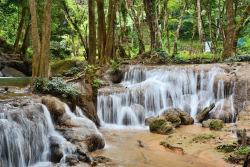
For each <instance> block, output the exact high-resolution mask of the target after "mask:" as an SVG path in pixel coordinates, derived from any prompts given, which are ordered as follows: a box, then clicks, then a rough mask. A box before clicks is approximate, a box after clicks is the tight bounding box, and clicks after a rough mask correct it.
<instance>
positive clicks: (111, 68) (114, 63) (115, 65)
mask: <svg viewBox="0 0 250 167" xmlns="http://www.w3.org/2000/svg"><path fill="white" fill-rule="evenodd" d="M110 62H111V63H112V66H111V67H110V68H109V70H110V72H111V73H115V72H116V70H120V71H121V70H122V69H121V68H119V66H120V65H121V63H119V64H117V63H116V62H115V61H114V60H112V59H111V60H110Z"/></svg>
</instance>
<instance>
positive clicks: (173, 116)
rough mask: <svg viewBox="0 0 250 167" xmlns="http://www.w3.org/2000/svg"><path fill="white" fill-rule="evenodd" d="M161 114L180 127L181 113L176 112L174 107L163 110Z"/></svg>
mask: <svg viewBox="0 0 250 167" xmlns="http://www.w3.org/2000/svg"><path fill="white" fill-rule="evenodd" d="M161 115H162V116H163V117H164V118H165V119H166V120H167V121H168V122H171V123H172V124H173V126H174V127H179V126H180V125H181V119H180V114H179V113H178V112H176V111H175V109H174V108H172V109H167V110H165V111H163V113H162V114H161Z"/></svg>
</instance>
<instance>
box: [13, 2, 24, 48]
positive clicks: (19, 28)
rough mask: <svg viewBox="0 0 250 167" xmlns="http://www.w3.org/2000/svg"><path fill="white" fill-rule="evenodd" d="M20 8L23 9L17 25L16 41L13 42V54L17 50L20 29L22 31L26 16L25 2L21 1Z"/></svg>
mask: <svg viewBox="0 0 250 167" xmlns="http://www.w3.org/2000/svg"><path fill="white" fill-rule="evenodd" d="M22 7H23V10H22V18H21V21H20V23H19V26H18V29H17V36H16V41H15V44H14V52H15V53H16V52H17V51H18V49H19V46H18V44H19V40H20V36H21V33H22V29H23V24H24V20H25V15H26V6H25V0H22Z"/></svg>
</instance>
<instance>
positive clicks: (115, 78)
mask: <svg viewBox="0 0 250 167" xmlns="http://www.w3.org/2000/svg"><path fill="white" fill-rule="evenodd" d="M122 79H123V71H122V70H119V69H116V70H115V71H114V72H110V73H109V80H110V81H111V82H113V83H121V81H122Z"/></svg>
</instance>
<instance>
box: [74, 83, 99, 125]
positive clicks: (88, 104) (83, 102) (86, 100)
mask: <svg viewBox="0 0 250 167" xmlns="http://www.w3.org/2000/svg"><path fill="white" fill-rule="evenodd" d="M75 86H76V87H77V88H78V90H80V91H81V92H82V93H83V95H79V96H78V97H77V99H76V104H77V106H79V107H80V108H81V109H82V112H83V115H85V116H86V117H87V118H89V119H90V120H91V121H93V122H94V123H95V124H96V125H97V126H100V120H99V118H98V116H97V113H96V108H95V105H94V102H93V90H92V86H91V85H90V84H84V83H77V85H75Z"/></svg>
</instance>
